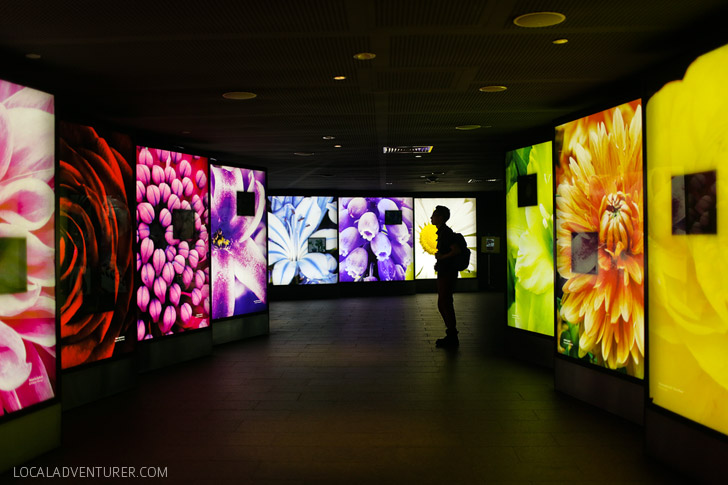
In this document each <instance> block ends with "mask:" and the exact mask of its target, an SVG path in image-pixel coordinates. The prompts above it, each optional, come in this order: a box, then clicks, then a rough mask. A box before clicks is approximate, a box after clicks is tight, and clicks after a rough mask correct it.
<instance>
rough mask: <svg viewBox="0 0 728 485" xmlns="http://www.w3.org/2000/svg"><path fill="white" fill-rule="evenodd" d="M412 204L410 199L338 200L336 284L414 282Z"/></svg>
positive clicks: (347, 198)
mask: <svg viewBox="0 0 728 485" xmlns="http://www.w3.org/2000/svg"><path fill="white" fill-rule="evenodd" d="M412 205H413V199H412V197H340V198H339V216H338V217H339V281H341V282H361V281H406V280H412V279H414V271H413V266H414V261H413V249H412V246H413V241H414V232H413V227H412V225H413V222H414V220H413V218H414V213H413V207H412ZM388 213H395V214H400V216H399V217H397V218H396V220H395V219H388V217H391V216H388ZM394 217H396V216H394Z"/></svg>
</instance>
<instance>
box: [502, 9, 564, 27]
mask: <svg viewBox="0 0 728 485" xmlns="http://www.w3.org/2000/svg"><path fill="white" fill-rule="evenodd" d="M564 20H566V15H564V14H563V13H559V12H531V13H526V14H523V15H519V16H518V17H516V18H515V19H513V23H514V24H516V25H517V26H519V27H525V28H527V29H536V28H540V27H551V26H552V25H557V24H560V23H561V22H563V21H564Z"/></svg>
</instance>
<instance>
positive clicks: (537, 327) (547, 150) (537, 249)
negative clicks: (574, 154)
mask: <svg viewBox="0 0 728 485" xmlns="http://www.w3.org/2000/svg"><path fill="white" fill-rule="evenodd" d="M552 172H553V164H552V144H551V142H547V143H541V144H538V145H533V146H529V147H525V148H520V149H518V150H513V151H510V152H507V153H506V229H507V247H508V249H507V256H508V284H507V293H506V295H507V305H508V325H509V326H511V327H514V328H520V329H523V330H528V331H531V332H537V333H540V334H543V335H548V336H553V335H554V254H553V253H554V250H553V246H554V222H553V181H552ZM529 177H530V178H529ZM519 180H520V184H519ZM526 185H529V186H528V187H527V186H526ZM519 191H520V193H519ZM529 194H531V196H532V197H531V199H532V200H525V201H524V197H525V198H528V195H529ZM519 202H520V203H519Z"/></svg>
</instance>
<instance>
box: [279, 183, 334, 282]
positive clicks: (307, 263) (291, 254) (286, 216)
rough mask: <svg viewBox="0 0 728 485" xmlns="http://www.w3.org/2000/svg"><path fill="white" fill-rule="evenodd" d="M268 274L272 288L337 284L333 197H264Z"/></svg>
mask: <svg viewBox="0 0 728 485" xmlns="http://www.w3.org/2000/svg"><path fill="white" fill-rule="evenodd" d="M268 204H269V206H268V210H269V212H268V230H269V234H268V265H269V268H268V271H269V273H270V282H271V284H273V285H276V286H279V285H327V284H334V283H337V282H338V273H339V271H338V270H339V263H338V259H337V258H338V248H339V231H338V229H337V228H338V225H337V224H338V206H337V202H336V198H335V197H291V196H271V197H268Z"/></svg>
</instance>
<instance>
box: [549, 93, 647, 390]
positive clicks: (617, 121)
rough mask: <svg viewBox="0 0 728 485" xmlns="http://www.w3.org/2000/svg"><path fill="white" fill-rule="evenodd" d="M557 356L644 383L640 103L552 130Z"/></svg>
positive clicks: (619, 107)
mask: <svg viewBox="0 0 728 485" xmlns="http://www.w3.org/2000/svg"><path fill="white" fill-rule="evenodd" d="M556 153H557V160H556V164H557V166H556V170H555V174H556V180H555V182H556V265H557V271H558V280H557V285H556V301H557V327H556V329H557V335H556V337H557V340H558V349H559V352H560V353H562V354H565V355H569V356H571V357H574V358H577V359H581V360H583V361H586V362H590V363H592V364H595V365H598V366H603V367H606V368H609V369H613V370H615V371H618V372H621V373H625V374H628V375H630V376H634V377H638V378H642V377H643V376H644V358H645V345H644V242H643V213H644V210H643V201H642V108H641V102H640V100H637V101H633V102H631V103H626V104H623V105H620V106H618V107H616V108H613V109H609V110H606V111H603V112H601V113H597V114H595V115H592V116H587V117H585V118H581V119H579V120H576V121H573V122H571V123H567V124H565V125H562V126H559V127H558V128H557V129H556Z"/></svg>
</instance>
